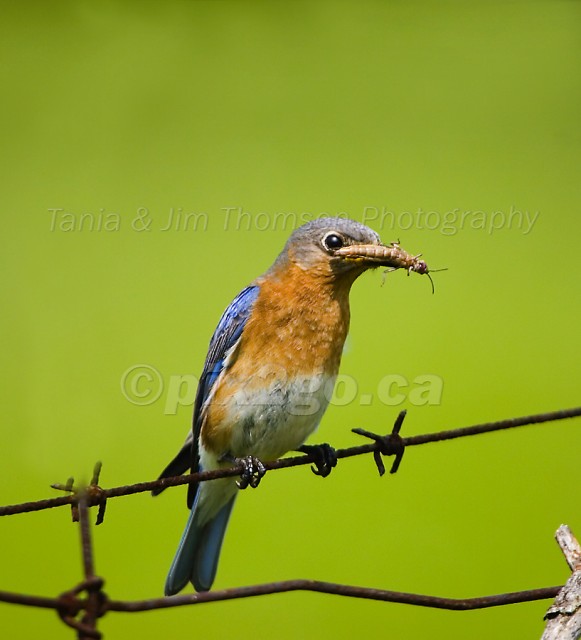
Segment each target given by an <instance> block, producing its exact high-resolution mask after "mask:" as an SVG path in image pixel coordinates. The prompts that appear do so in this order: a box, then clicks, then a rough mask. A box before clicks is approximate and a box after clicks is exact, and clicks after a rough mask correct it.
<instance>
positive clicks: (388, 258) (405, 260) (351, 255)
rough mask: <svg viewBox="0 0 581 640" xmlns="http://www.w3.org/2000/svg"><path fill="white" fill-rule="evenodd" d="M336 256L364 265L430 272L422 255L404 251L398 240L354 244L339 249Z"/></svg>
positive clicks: (370, 267)
mask: <svg viewBox="0 0 581 640" xmlns="http://www.w3.org/2000/svg"><path fill="white" fill-rule="evenodd" d="M334 255H335V256H338V257H340V258H343V259H344V260H346V261H350V262H354V263H358V264H360V265H361V266H362V267H365V268H368V269H372V268H373V267H390V268H392V269H406V270H407V271H408V272H411V271H415V272H416V273H428V265H427V264H426V263H425V262H424V261H423V260H420V259H419V258H420V255H421V254H420V255H416V256H414V255H412V254H410V253H408V252H407V251H404V249H402V248H401V247H400V246H399V244H398V243H397V242H392V243H391V244H389V245H386V244H352V245H349V246H346V247H341V248H340V249H337V250H336V251H335V253H334Z"/></svg>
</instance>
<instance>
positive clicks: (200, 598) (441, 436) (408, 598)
mask: <svg viewBox="0 0 581 640" xmlns="http://www.w3.org/2000/svg"><path fill="white" fill-rule="evenodd" d="M578 416H581V407H575V408H572V409H564V410H559V411H552V412H548V413H542V414H536V415H531V416H524V417H521V418H512V419H508V420H500V421H497V422H487V423H482V424H477V425H473V426H470V427H461V428H458V429H450V430H446V431H439V432H435V433H428V434H424V435H417V436H410V437H407V438H403V437H401V435H400V433H399V432H400V429H401V426H402V423H403V420H404V417H405V411H402V412H401V413H400V414H399V416H398V418H397V420H396V422H395V424H394V427H393V430H392V431H391V433H389V434H387V435H385V436H380V435H377V434H375V433H372V432H370V431H367V430H364V429H354V430H353V431H354V432H355V433H357V434H359V435H362V436H365V437H368V438H370V439H372V440H373V442H372V443H369V444H364V445H359V446H356V447H350V448H348V449H339V450H337V451H336V454H337V458H349V457H353V456H357V455H363V454H366V453H372V454H373V456H374V459H375V463H376V465H377V468H378V471H379V473H380V475H383V473H384V472H385V467H384V464H383V460H382V456H383V455H393V456H395V461H394V463H393V465H392V467H391V473H395V472H396V471H397V469H398V467H399V465H400V463H401V460H402V457H403V454H404V452H405V449H406V447H409V446H415V445H420V444H426V443H428V442H441V441H444V440H451V439H455V438H460V437H465V436H472V435H477V434H483V433H490V432H493V431H500V430H504V429H512V428H515V427H521V426H524V425H530V424H539V423H543V422H549V421H555V420H563V419H566V418H573V417H578ZM310 463H316V460H315V458H314V457H313V456H311V455H310V454H307V455H302V456H298V457H293V458H285V459H282V460H277V461H275V462H270V463H268V462H267V463H265V464H264V466H265V467H266V469H267V470H272V469H282V468H289V467H294V466H299V465H303V464H310ZM100 471H101V465H100V463H97V465H96V466H95V470H94V473H93V478H92V480H91V484H90V485H89V486H88V487H83V488H80V489H79V488H75V487H74V483H73V481H72V479H69V481H68V482H67V483H66V484H65V485H53V486H54V487H55V488H57V489H61V490H65V491H67V492H70V495H68V496H62V497H59V498H52V499H48V500H39V501H36V502H26V503H21V504H17V505H7V506H4V507H0V515H2V516H6V515H15V514H18V513H25V512H30V511H39V510H42V509H49V508H53V507H58V506H64V505H71V507H72V509H73V520H75V521H79V523H80V536H81V550H82V558H83V572H84V580H83V581H82V582H81V583H79V584H78V585H77V586H75V587H74V588H73V589H71V590H70V591H67V592H65V593H63V594H61V595H60V596H59V597H58V598H47V597H42V596H34V595H27V594H19V593H11V592H7V591H0V601H1V602H6V603H11V604H20V605H24V606H31V607H39V608H45V609H46V608H48V609H54V610H56V611H57V612H58V614H59V616H60V617H61V619H62V620H63V622H64V623H65V624H67V625H68V626H69V627H71V628H73V629H75V630H76V632H77V638H78V639H79V640H89V639H97V640H98V639H99V638H101V637H102V636H101V633H100V632H99V631H98V630H97V621H98V619H99V618H100V617H101V616H103V615H104V614H105V613H106V612H108V611H117V612H142V611H151V610H155V609H166V608H170V607H178V606H184V605H192V604H202V603H210V602H219V601H223V600H232V599H238V598H248V597H253V596H263V595H268V594H274V593H285V592H290V591H314V592H318V593H328V594H334V595H339V596H346V597H352V598H364V599H370V600H377V601H381V602H393V603H401V604H409V605H416V606H422V607H431V608H437V609H449V610H455V611H467V610H473V609H483V608H488V607H496V606H503V605H508V604H516V603H520V602H531V601H535V600H544V599H547V598H554V597H555V596H556V595H557V594H558V593H559V591H560V590H561V589H562V586H556V587H545V588H541V589H532V590H526V591H518V592H511V593H504V594H498V595H491V596H483V597H477V598H468V599H454V598H442V597H437V596H428V595H422V594H412V593H404V592H399V591H388V590H384V589H374V588H370V587H358V586H351V585H344V584H339V583H331V582H322V581H318V580H304V579H299V580H286V581H280V582H271V583H266V584H259V585H252V586H243V587H236V588H231V589H222V590H218V591H212V592H205V593H192V594H186V595H176V596H170V597H163V598H153V599H149V600H137V601H119V600H109V599H108V598H107V596H106V594H105V592H104V591H103V584H104V581H103V579H102V578H100V577H98V576H97V575H96V574H95V571H94V564H93V548H92V540H91V531H90V523H89V507H90V506H93V505H99V515H98V517H97V524H99V523H100V522H102V520H103V516H104V510H105V505H106V500H107V499H108V498H113V497H119V496H126V495H132V494H135V493H140V492H143V491H151V490H152V489H156V488H166V487H170V486H178V485H182V484H188V483H189V482H192V481H195V482H203V481H208V480H212V479H216V478H224V477H230V476H236V475H239V474H240V473H241V472H242V471H243V468H242V465H234V466H232V467H230V468H228V469H220V470H216V471H207V472H203V473H195V474H189V475H184V476H178V477H174V478H164V479H163V480H154V481H150V482H141V483H138V484H134V485H126V486H122V487H114V488H111V489H102V488H101V487H99V486H98V481H99V474H100Z"/></svg>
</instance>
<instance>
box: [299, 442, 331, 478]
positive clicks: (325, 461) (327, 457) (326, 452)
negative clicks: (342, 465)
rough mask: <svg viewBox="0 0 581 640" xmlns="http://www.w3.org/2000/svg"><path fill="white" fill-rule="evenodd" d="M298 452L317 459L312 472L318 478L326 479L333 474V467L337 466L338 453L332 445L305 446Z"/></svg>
mask: <svg viewBox="0 0 581 640" xmlns="http://www.w3.org/2000/svg"><path fill="white" fill-rule="evenodd" d="M298 451H300V452H301V453H306V454H307V455H310V456H312V457H313V458H314V459H315V460H314V466H312V467H311V471H312V472H313V473H314V474H315V475H316V476H321V477H322V478H326V477H327V476H328V475H329V474H330V473H331V471H332V469H333V467H336V466H337V452H336V451H335V449H334V448H333V447H332V446H331V445H330V444H327V443H323V444H314V445H308V444H304V445H303V446H302V447H300V448H299V449H298Z"/></svg>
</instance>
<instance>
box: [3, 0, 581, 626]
mask: <svg viewBox="0 0 581 640" xmlns="http://www.w3.org/2000/svg"><path fill="white" fill-rule="evenodd" d="M0 9H1V14H2V15H1V19H0V53H1V65H0V80H1V85H0V86H1V87H2V100H1V103H0V115H1V129H2V130H1V140H2V153H1V154H0V164H1V173H2V177H3V180H2V182H3V186H2V189H1V193H0V202H1V209H0V215H1V220H0V221H1V225H0V264H1V273H2V289H1V299H0V304H1V308H2V314H1V319H0V324H1V327H2V333H3V338H4V340H3V350H2V352H3V353H2V355H3V357H2V363H3V366H2V374H1V375H2V380H1V384H0V388H1V393H2V413H3V416H2V424H3V427H2V429H1V441H0V447H1V449H0V450H1V452H2V478H3V481H2V489H1V490H0V492H1V493H0V503H1V504H9V503H14V502H22V501H27V500H33V499H40V498H45V497H49V496H51V495H54V492H52V490H51V489H49V484H50V483H52V482H59V481H60V482H64V481H65V480H66V478H67V477H69V476H70V475H73V476H75V478H78V479H83V478H84V479H88V478H89V477H90V473H91V469H92V466H93V463H94V462H95V461H96V460H102V461H103V463H104V470H103V473H102V478H101V484H102V485H103V486H116V485H119V484H126V483H133V482H138V481H142V480H148V479H153V478H154V477H156V475H157V473H158V472H159V471H160V469H161V468H162V467H163V466H164V465H165V463H166V462H167V461H168V459H169V458H170V457H171V456H172V455H173V454H174V452H175V451H176V450H177V448H178V447H179V446H180V445H181V443H182V441H183V438H184V437H185V435H186V433H187V430H188V428H189V423H190V416H191V407H190V406H180V407H179V408H178V410H177V412H176V413H175V414H174V415H172V414H171V412H170V413H169V414H168V412H167V411H166V400H167V393H168V389H167V384H168V383H169V381H170V380H171V379H172V376H180V375H186V374H192V375H198V374H199V372H200V370H201V367H202V364H203V361H204V356H205V352H206V348H207V343H208V340H209V337H210V335H211V332H212V331H213V329H214V327H215V323H216V322H217V319H218V318H219V316H220V314H221V312H222V310H223V309H224V307H225V306H226V305H227V304H228V303H229V301H230V300H231V299H232V297H233V296H234V295H235V294H236V293H237V292H238V291H239V290H240V289H241V288H242V287H243V286H245V285H246V284H247V283H248V282H249V281H251V280H252V279H253V278H254V277H256V276H257V275H258V274H259V273H261V272H262V271H263V270H265V269H266V268H267V267H268V266H269V265H270V263H271V262H272V260H273V259H274V257H275V256H276V255H277V253H278V252H279V250H280V249H281V247H282V245H283V243H284V241H285V239H286V237H287V236H288V234H289V233H290V229H291V227H292V226H293V225H292V222H293V220H292V215H290V214H293V213H294V214H297V216H301V215H302V214H303V213H305V214H306V217H307V218H308V217H315V216H318V215H320V214H321V213H327V214H337V213H345V214H347V215H349V216H350V217H352V218H355V219H358V220H363V219H365V215H366V214H367V220H368V222H369V224H370V226H372V227H373V228H375V229H376V230H377V231H378V232H379V233H380V234H381V235H382V237H383V239H384V241H391V240H396V239H398V238H399V239H400V240H401V243H402V246H403V247H404V248H406V249H408V250H409V251H411V252H420V251H421V252H423V254H424V256H425V259H426V261H427V262H428V264H429V265H430V266H431V267H432V268H436V267H448V271H446V272H443V273H438V274H434V280H435V284H436V294H435V295H434V296H432V295H431V294H430V286H429V282H428V281H427V280H426V279H425V278H421V277H419V276H416V275H413V276H412V277H409V278H406V277H405V276H404V274H403V273H401V272H399V273H395V274H391V275H390V276H388V278H387V282H386V284H385V285H384V286H383V287H382V286H381V280H382V277H381V274H380V273H379V272H377V273H372V274H367V275H366V276H364V277H362V278H361V279H360V281H359V282H357V283H356V285H355V286H354V289H353V293H352V296H351V299H352V316H353V317H352V326H351V333H350V338H349V343H348V345H347V350H346V353H345V356H344V358H343V363H342V373H343V374H345V375H348V376H350V380H353V381H355V383H356V385H357V397H356V398H355V399H354V400H353V402H350V403H348V404H346V405H345V406H339V404H338V403H335V404H334V405H333V406H331V407H330V408H329V410H328V412H327V414H326V415H325V418H324V420H323V422H322V424H321V427H320V429H319V432H318V434H317V435H316V436H315V438H314V440H315V441H329V442H331V443H332V444H334V445H336V446H339V447H344V446H350V445H353V444H359V443H360V442H361V441H360V439H358V438H357V436H355V435H353V434H351V432H350V428H351V427H355V426H361V427H366V428H368V429H372V430H377V431H379V432H386V431H388V430H389V429H390V425H391V424H392V422H393V419H394V418H395V416H396V414H397V412H398V411H399V410H400V409H401V408H408V409H409V411H408V418H407V421H406V424H405V425H404V432H405V434H407V435H410V434H416V433H417V434H419V433H424V432H428V431H436V430H440V429H444V428H451V427H457V426H463V425H468V424H473V423H477V422H482V421H488V420H496V419H502V418H507V417H513V416H520V415H526V414H531V413H536V412H542V411H547V410H553V409H558V408H565V407H569V406H575V405H578V404H580V402H579V400H580V394H579V378H578V368H579V355H580V343H581V340H580V337H579V312H580V310H581V307H580V296H579V293H580V291H579V266H578V245H579V237H580V232H581V218H580V215H579V213H580V205H581V180H580V179H579V167H580V160H581V152H580V151H581V122H580V119H579V113H580V108H581V75H580V74H579V63H580V59H581V56H580V53H581V40H580V39H579V26H580V19H581V5H580V4H579V3H576V2H553V1H551V2H548V1H541V2H511V3H500V2H499V3H496V2H471V3H460V2H457V3H456V2H453V3H444V4H440V3H438V4H436V3H421V2H412V3H404V2H391V3H375V2H362V3H355V2H353V3H345V2H334V3H332V2H310V3H306V2H305V3H301V2H297V3H290V2H289V3H284V2H274V3H266V2H265V3H262V2H214V3H212V2H191V3H187V2H166V3H130V2H118V3H115V2H106V1H105V2H98V3H90V2H74V3H73V2H61V3H50V4H49V3H41V2H28V3H25V4H24V3H23V4H20V5H14V4H9V3H2V4H1V5H0ZM171 207H174V208H176V209H177V208H180V207H181V208H182V210H183V212H186V213H196V214H204V215H203V216H200V218H199V220H200V221H201V222H199V223H198V224H199V225H200V226H199V227H198V229H197V230H193V229H189V230H183V229H182V230H175V229H173V230H167V231H162V228H163V227H164V226H165V221H166V219H167V217H168V212H169V210H170V208H171ZM225 207H235V208H237V207H241V208H242V210H243V211H245V212H247V213H248V214H250V215H249V216H248V217H245V218H244V222H248V221H249V220H250V224H249V225H246V224H242V225H237V224H236V221H235V216H236V215H237V212H236V210H234V212H233V213H232V214H231V215H232V216H234V219H232V218H231V220H230V221H229V223H228V224H226V214H225V211H224V208H225ZM382 207H385V209H386V210H387V211H391V212H393V213H394V214H395V223H394V224H392V223H391V220H392V219H390V218H389V217H386V218H385V219H384V220H383V222H382V221H381V219H380V218H377V219H375V220H369V215H370V214H373V213H374V211H375V209H373V208H376V209H377V211H378V212H381V208H382ZM140 208H146V209H147V210H148V219H149V220H150V221H151V227H150V229H149V230H148V231H138V230H136V229H135V228H134V227H132V222H134V221H135V220H136V218H137V217H138V210H139V209H140ZM419 208H421V209H422V211H424V212H429V211H433V212H435V213H434V214H431V218H430V219H429V222H430V226H432V227H433V228H432V229H428V228H425V227H426V225H425V224H423V222H424V219H422V218H421V217H420V219H419V220H418V219H417V215H416V214H417V211H418V209H419ZM50 209H62V210H63V211H62V212H58V213H57V214H56V219H55V220H54V223H53V214H52V213H51V212H50ZM454 210H456V212H457V215H461V214H462V212H475V211H480V212H483V213H482V214H478V216H481V217H482V219H483V220H485V221H486V222H485V224H486V225H490V224H491V220H492V214H493V212H496V211H500V212H503V213H504V214H505V215H508V214H509V213H510V212H511V211H513V213H514V211H520V212H522V213H523V214H524V212H528V213H529V215H531V216H533V217H534V216H535V215H537V217H536V221H535V223H534V225H533V227H532V229H530V230H529V231H528V232H526V231H527V228H528V225H522V226H521V228H518V225H516V223H515V224H513V225H512V226H511V227H508V225H504V226H503V228H499V229H491V228H490V227H489V226H486V227H485V228H473V227H474V226H478V224H474V221H475V220H476V221H477V220H478V219H479V218H477V217H474V214H473V213H468V214H466V217H465V224H464V228H460V227H461V225H460V222H459V221H457V223H456V225H455V226H454V225H452V229H450V228H447V229H445V228H444V226H443V224H436V222H437V221H438V220H440V221H442V220H443V216H444V214H445V213H446V212H448V211H452V212H453V211H454ZM406 211H408V212H412V213H413V212H416V213H415V214H414V215H416V220H415V222H414V224H413V225H411V228H401V226H400V225H398V224H397V222H398V220H399V222H402V221H404V222H405V223H404V225H403V226H404V227H410V225H409V223H408V222H407V220H408V219H407V218H401V217H399V216H400V214H402V212H406ZM65 213H67V214H69V218H66V216H65ZM277 213H284V214H286V215H287V227H286V228H283V226H282V225H280V224H275V223H274V222H275V215H276V214H277ZM82 214H88V216H86V217H85V226H81V224H80V221H81V215H82ZM99 214H102V215H105V216H106V215H109V214H118V216H119V229H118V230H117V231H112V230H111V231H106V230H104V229H102V230H101V231H98V230H96V229H94V230H93V231H91V230H90V229H89V227H88V221H89V219H90V218H91V217H92V219H93V221H94V222H95V224H96V222H97V219H98V216H99ZM438 216H439V218H438ZM113 218H114V216H110V218H109V219H113ZM71 219H72V220H73V228H72V229H71V230H68V231H67V230H66V226H67V225H66V220H71ZM496 219H497V220H500V216H498V217H497V218H496ZM233 220H234V221H233ZM278 220H280V218H278ZM514 220H516V218H515V219H514ZM202 223H203V224H202ZM63 224H64V228H63ZM137 226H138V225H137ZM265 227H266V228H265ZM420 227H423V228H420ZM137 364H147V365H151V366H153V367H155V368H156V369H157V370H158V371H159V372H160V374H161V375H162V377H163V380H164V382H165V384H166V386H165V388H164V391H163V393H162V395H161V397H160V399H159V400H158V401H157V402H154V403H153V404H149V405H147V406H137V405H136V404H133V403H131V402H130V401H128V399H127V398H126V397H125V396H124V395H123V393H122V392H121V385H120V381H121V378H122V376H123V373H124V372H125V371H126V370H128V369H129V368H131V367H132V366H134V365H137ZM389 374H397V375H400V376H403V377H404V378H405V379H406V380H408V381H409V382H410V384H411V385H412V386H413V380H414V379H415V378H416V377H417V376H419V375H425V374H429V375H434V376H438V377H439V378H441V380H442V381H443V393H442V396H441V402H440V403H438V404H435V405H424V406H417V403H416V404H415V405H414V403H413V402H411V401H410V398H409V396H408V397H407V399H406V401H405V402H403V403H402V404H400V405H398V406H386V404H385V403H383V402H381V401H379V400H378V398H377V389H378V385H379V383H380V381H381V380H382V379H383V378H384V377H385V376H386V375H389ZM174 379H175V378H174ZM140 390H141V391H142V392H143V390H144V387H140ZM370 393H371V394H373V397H374V399H373V402H371V404H368V403H366V402H363V401H361V395H362V394H370ZM579 425H580V422H579V420H575V421H565V422H561V423H554V424H548V425H544V426H536V427H527V428H524V429H522V430H517V431H514V432H505V433H499V434H493V435H487V436H480V437H477V438H470V439H464V440H461V441H456V442H451V443H444V444H433V445H426V446H425V447H420V448H415V449H412V450H410V451H408V452H407V454H406V457H405V460H404V463H403V465H402V467H401V470H400V472H399V473H398V474H397V475H396V476H391V477H390V476H387V477H384V478H382V479H379V478H378V477H377V472H376V470H375V468H374V466H373V463H372V460H371V459H370V458H369V457H366V458H358V459H351V460H347V461H343V462H341V463H340V464H339V466H338V468H337V469H336V470H335V472H334V473H333V474H332V475H331V477H330V478H328V479H327V480H325V481H322V480H321V479H319V478H316V477H315V476H314V475H312V474H311V473H310V471H308V469H307V468H305V467H302V468H297V469H293V470H288V471H280V472H273V473H271V474H269V475H268V476H267V478H266V479H265V480H264V481H263V484H262V485H261V487H260V488H259V490H257V491H250V490H249V491H247V492H246V493H245V494H244V495H241V496H240V499H239V501H238V506H237V508H236V510H235V513H234V516H233V519H232V521H231V525H230V528H229V531H228V534H227V537H226V541H225V546H224V549H223V556H222V560H221V565H220V569H219V574H218V579H217V581H216V584H215V587H217V588H224V587H230V586H239V585H247V584H255V583H260V582H268V581H273V580H282V579H287V578H298V577H302V578H316V579H321V580H329V581H338V582H342V583H348V584H356V585H365V586H373V587H379V588H386V589H393V590H404V591H411V592H417V593H425V594H433V595H443V596H451V597H468V596H478V595H486V594H492V593H501V592H504V591H512V590H521V589H528V588H536V587H542V586H549V585H554V584H561V583H563V582H564V581H565V580H566V578H567V575H568V571H567V567H566V564H565V562H564V561H563V558H562V557H561V555H560V552H559V550H558V548H557V546H556V545H555V543H554V541H553V538H552V537H553V533H554V531H555V529H556V528H557V527H558V525H559V524H561V523H562V522H566V523H568V524H569V525H570V526H571V527H572V528H573V530H574V531H576V532H577V534H578V535H581V512H580V510H579V450H580V445H581V430H580V428H579ZM184 494H185V490H184V488H180V489H175V490H172V491H168V492H167V493H166V494H164V495H163V496H162V497H160V498H158V499H156V500H153V499H152V498H151V497H150V496H149V495H147V494H142V495H138V496H134V497H128V498H120V499H116V500H111V501H110V503H109V505H108V510H107V518H106V521H105V524H104V525H103V526H101V527H99V528H97V529H94V542H95V555H96V567H97V572H98V574H99V575H101V576H103V577H104V578H105V579H106V591H107V593H108V594H109V595H110V596H111V597H113V598H116V599H140V598H148V597H155V596H159V595H161V593H162V587H163V582H164V579H165V574H166V570H167V568H168V565H169V562H170V560H171V557H172V556H173V552H174V550H175V547H176V545H177V542H178V539H179V536H180V535H181V529H182V526H183V524H184V522H185V519H186V510H185V508H184ZM0 548H1V549H2V551H1V555H0V562H1V566H2V570H1V584H0V589H4V590H12V591H17V592H25V593H35V594H45V595H56V594H58V593H60V592H62V591H64V590H66V589H68V588H70V587H72V586H73V585H74V584H76V583H77V582H78V581H79V579H80V576H81V563H80V552H79V546H78V529H77V527H76V526H73V525H72V524H71V523H70V513H69V510H67V509H56V510H52V511H44V512H41V513H32V514H26V515H20V516H14V517H10V518H3V519H2V521H1V522H0ZM548 605H549V602H540V603H532V604H522V605H515V606H510V607H504V608H499V609H492V610H485V611H480V612H468V613H461V612H443V611H436V610H428V609H420V608H414V607H408V606H403V605H395V604H381V603H374V602H366V601H356V600H350V599H340V598H338V597H332V596H324V595H317V594H308V593H306V594H305V593H294V594H289V595H277V596H270V597H264V598H256V599H250V600H240V601H235V602H227V603H218V604H213V605H203V606H198V607H188V608H182V609H179V610H178V609H176V610H167V611H160V612H159V611H158V612H152V613H146V614H110V615H107V616H106V617H105V618H104V619H103V620H102V621H101V622H100V628H101V629H102V630H103V631H104V633H105V634H106V637H107V638H126V637H139V638H143V639H149V638H151V639H154V638H163V637H171V636H174V634H175V637H179V636H182V635H183V636H185V635H187V636H192V637H199V638H202V637H203V638H222V637H225V636H226V635H238V634H244V635H246V634H249V635H256V634H260V635H266V636H273V637H277V638H295V637H303V638H327V637H329V638H331V637H333V638H351V637H353V636H354V634H358V635H361V636H363V637H369V638H373V637H390V638H425V637H429V638H444V637H446V638H465V637H467V636H468V635H470V637H472V638H474V639H476V638H491V637H494V638H534V637H538V636H540V634H541V630H542V628H543V621H542V617H543V614H544V611H545V610H546V608H547V607H548ZM0 611H1V616H2V632H3V634H4V635H6V636H7V637H8V636H10V637H12V638H33V637H35V638H37V637H41V636H42V637H50V638H69V637H73V632H72V631H69V630H67V629H66V628H65V627H64V626H63V625H62V624H61V623H60V622H59V620H58V618H57V616H56V615H55V614H54V613H51V612H50V611H41V610H27V609H23V608H19V607H15V606H8V605H0Z"/></svg>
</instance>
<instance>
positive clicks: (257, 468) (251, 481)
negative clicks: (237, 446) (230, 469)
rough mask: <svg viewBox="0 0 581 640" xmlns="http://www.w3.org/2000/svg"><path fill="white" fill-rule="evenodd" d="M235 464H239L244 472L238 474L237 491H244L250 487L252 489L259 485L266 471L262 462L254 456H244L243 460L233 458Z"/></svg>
mask: <svg viewBox="0 0 581 640" xmlns="http://www.w3.org/2000/svg"><path fill="white" fill-rule="evenodd" d="M234 462H235V463H237V464H241V465H242V466H243V467H244V470H243V471H242V473H241V474H240V480H236V484H237V485H238V488H239V489H246V487H248V486H250V487H252V488H253V489H256V487H257V486H258V485H259V484H260V481H261V480H262V477H263V476H264V474H265V473H266V469H265V468H264V465H263V464H262V462H261V461H260V460H259V459H258V458H255V457H254V456H246V457H244V458H235V460H234Z"/></svg>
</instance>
